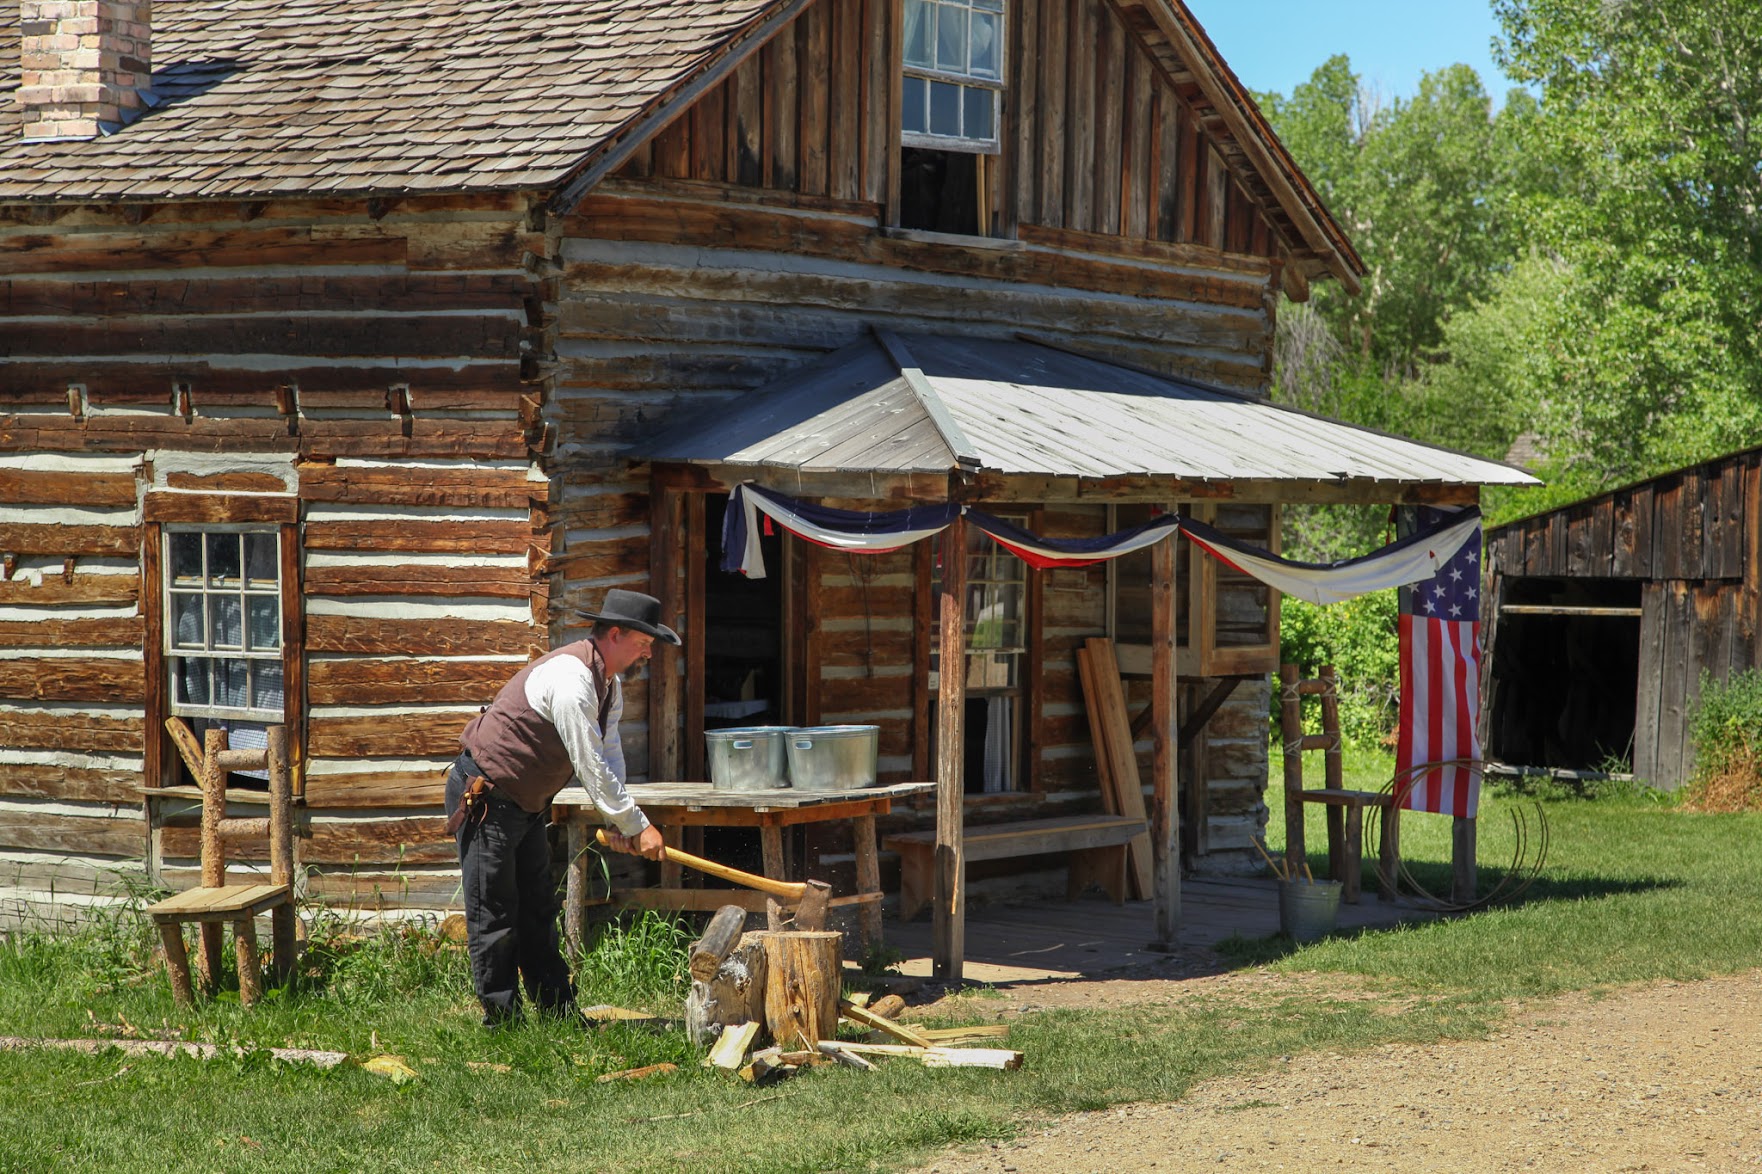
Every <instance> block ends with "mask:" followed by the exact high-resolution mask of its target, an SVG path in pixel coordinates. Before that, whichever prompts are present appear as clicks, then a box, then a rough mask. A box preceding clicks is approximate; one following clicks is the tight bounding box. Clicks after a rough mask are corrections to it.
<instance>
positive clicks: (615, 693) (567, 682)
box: [526, 656, 649, 836]
mask: <svg viewBox="0 0 1762 1174" xmlns="http://www.w3.org/2000/svg"><path fill="white" fill-rule="evenodd" d="M606 684H607V687H608V688H610V689H611V691H612V703H611V705H610V706H609V707H608V708H607V710H606V729H605V734H604V735H603V736H602V735H601V733H600V722H599V714H600V696H599V690H598V689H597V688H595V686H594V680H593V674H592V673H591V672H590V671H588V668H587V666H586V665H584V664H582V663H581V661H580V660H578V659H577V658H575V657H573V656H558V657H553V658H552V659H550V660H548V661H546V662H544V663H543V664H541V665H539V666H537V667H536V668H534V669H533V670H532V672H531V673H529V674H528V675H527V678H526V703H527V704H528V705H530V706H531V707H532V709H533V712H534V713H536V714H538V715H539V716H540V717H542V718H544V719H545V720H546V721H548V722H550V723H551V725H553V726H555V727H556V730H557V735H558V737H560V738H561V739H562V740H563V748H564V749H565V750H567V751H568V753H569V764H570V765H571V766H572V767H574V769H575V778H574V781H575V782H576V783H578V784H580V786H581V788H582V789H583V790H585V791H586V792H587V794H588V797H589V798H591V799H592V800H593V805H594V806H595V807H597V808H598V809H599V811H600V814H601V815H603V816H604V817H605V819H606V822H607V823H610V824H611V825H612V826H613V827H616V828H617V829H618V830H619V831H620V832H621V833H623V834H624V835H626V836H634V835H639V834H640V833H641V832H642V830H643V829H644V828H646V827H648V826H649V820H648V817H647V816H646V815H644V814H643V813H642V811H641V809H640V808H638V807H637V806H636V801H635V800H634V799H632V798H631V797H630V792H628V791H627V790H625V788H624V772H625V768H624V745H623V743H622V741H620V739H619V736H618V722H619V719H620V718H621V717H622V716H623V714H624V686H623V683H622V682H620V681H619V679H618V678H617V677H616V676H611V675H608V676H607V678H606Z"/></svg>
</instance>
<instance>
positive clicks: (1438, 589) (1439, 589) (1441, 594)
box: [1432, 583, 1444, 599]
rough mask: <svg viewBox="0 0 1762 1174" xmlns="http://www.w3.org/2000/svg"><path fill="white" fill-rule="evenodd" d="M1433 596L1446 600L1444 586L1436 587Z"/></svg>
mask: <svg viewBox="0 0 1762 1174" xmlns="http://www.w3.org/2000/svg"><path fill="white" fill-rule="evenodd" d="M1432 594H1433V595H1436V596H1437V597H1438V598H1439V599H1442V598H1444V585H1443V584H1442V583H1439V584H1438V585H1437V586H1436V587H1434V588H1432Z"/></svg>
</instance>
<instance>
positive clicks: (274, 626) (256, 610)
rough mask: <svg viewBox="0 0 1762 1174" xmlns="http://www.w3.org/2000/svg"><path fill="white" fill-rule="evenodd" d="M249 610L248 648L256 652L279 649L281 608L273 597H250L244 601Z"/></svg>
mask: <svg viewBox="0 0 1762 1174" xmlns="http://www.w3.org/2000/svg"><path fill="white" fill-rule="evenodd" d="M245 603H246V605H247V606H248V607H249V608H250V613H249V615H250V621H251V623H250V632H249V636H250V638H251V644H250V647H251V648H252V649H253V650H255V651H257V652H264V651H267V650H269V649H271V648H280V647H281V622H280V621H281V608H279V607H277V606H276V598H275V596H273V595H251V596H247V597H246V599H245Z"/></svg>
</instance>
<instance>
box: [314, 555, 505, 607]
mask: <svg viewBox="0 0 1762 1174" xmlns="http://www.w3.org/2000/svg"><path fill="white" fill-rule="evenodd" d="M532 585H533V584H532V573H531V572H529V571H528V570H527V569H526V568H525V567H470V566H466V567H443V566H435V565H433V564H431V563H408V564H396V565H392V566H373V565H368V564H351V565H348V566H336V567H307V568H306V593H307V594H308V595H330V596H341V597H346V596H351V595H440V596H445V597H448V598H486V599H524V598H526V597H527V596H528V595H530V594H531V592H532Z"/></svg>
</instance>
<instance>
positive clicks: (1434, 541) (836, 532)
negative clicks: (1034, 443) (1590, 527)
mask: <svg viewBox="0 0 1762 1174" xmlns="http://www.w3.org/2000/svg"><path fill="white" fill-rule="evenodd" d="M761 514H763V515H764V516H765V517H766V518H769V519H771V520H772V521H774V522H775V523H776V524H777V525H779V526H782V527H783V528H784V529H785V530H788V531H789V532H790V533H791V534H794V535H796V536H797V537H799V538H803V539H806V540H807V541H809V542H813V543H817V544H819V545H821V546H826V547H830V548H832V549H834V550H844V551H850V552H853V553H857V554H885V553H887V552H888V551H894V550H898V549H900V548H901V547H904V546H910V545H911V544H912V543H914V542H919V541H921V540H923V539H925V538H930V537H933V536H934V535H936V534H938V533H940V532H941V531H942V530H944V529H946V528H947V527H948V525H949V524H950V523H951V522H953V521H954V520H955V518H957V517H961V516H963V515H964V516H965V517H966V520H967V521H968V522H969V523H971V524H972V525H973V526H976V527H977V528H979V529H980V530H983V531H984V532H985V533H987V534H989V535H990V536H991V537H992V539H993V540H995V541H996V542H997V543H998V545H1000V546H1002V547H1003V548H1004V549H1006V550H1008V551H1010V552H1012V553H1013V554H1015V555H1016V556H1018V557H1019V558H1021V559H1022V560H1023V561H1024V562H1026V563H1027V564H1028V565H1029V566H1033V567H1038V568H1041V569H1042V570H1044V569H1046V568H1049V567H1082V566H1089V565H1091V564H1093V563H1099V562H1105V561H1106V560H1108V559H1113V558H1119V557H1120V556H1121V555H1124V554H1130V553H1132V552H1133V551H1135V550H1143V549H1144V548H1145V547H1148V546H1153V545H1155V544H1156V543H1158V542H1160V541H1162V540H1163V539H1164V538H1167V537H1169V536H1170V535H1172V534H1175V533H1176V532H1180V533H1184V534H1185V535H1186V536H1187V539H1188V540H1189V541H1190V542H1192V543H1194V544H1195V545H1197V546H1198V547H1199V548H1200V549H1201V550H1203V551H1205V552H1206V553H1207V554H1209V555H1211V556H1212V557H1213V558H1216V559H1218V560H1220V561H1221V562H1224V563H1226V564H1227V565H1229V566H1231V567H1234V568H1235V569H1236V570H1238V571H1241V572H1242V573H1243V574H1246V575H1251V576H1253V577H1254V578H1256V579H1258V580H1260V581H1261V582H1262V583H1265V584H1267V585H1268V586H1270V587H1274V588H1276V589H1277V590H1279V591H1281V592H1283V593H1284V594H1286V595H1290V596H1293V597H1295V598H1297V599H1305V600H1308V601H1309V602H1311V603H1317V604H1326V603H1340V602H1343V601H1345V600H1348V599H1352V598H1354V597H1355V596H1359V595H1364V594H1366V593H1368V592H1371V591H1380V590H1383V589H1385V588H1389V587H1401V586H1405V585H1407V584H1409V583H1417V582H1420V581H1421V580H1425V579H1429V578H1431V577H1432V576H1433V575H1435V574H1437V572H1438V571H1439V569H1440V568H1443V567H1445V566H1446V565H1448V564H1449V562H1450V560H1451V559H1452V558H1453V557H1454V556H1455V555H1456V554H1457V553H1458V552H1459V551H1461V550H1462V548H1463V546H1464V545H1465V544H1466V543H1467V542H1468V541H1469V540H1470V539H1471V538H1473V537H1475V535H1476V533H1477V531H1478V529H1479V527H1480V521H1481V515H1480V511H1479V510H1476V509H1467V510H1461V511H1458V512H1456V513H1453V514H1450V515H1448V516H1447V517H1445V518H1444V519H1442V520H1440V521H1438V522H1436V523H1435V524H1433V525H1431V526H1427V527H1424V528H1422V529H1420V530H1419V531H1417V532H1415V533H1413V534H1409V535H1407V536H1406V537H1404V538H1401V539H1398V540H1397V541H1395V542H1392V543H1390V544H1389V545H1388V546H1385V547H1383V549H1381V550H1379V551H1376V552H1374V553H1372V554H1367V555H1363V556H1361V557H1358V558H1351V559H1345V560H1343V561H1341V562H1336V563H1305V562H1297V561H1296V560H1293V559H1286V558H1280V557H1279V556H1278V555H1276V554H1274V553H1272V552H1271V551H1270V550H1263V549H1261V548H1259V547H1256V546H1250V545H1249V544H1247V543H1245V542H1240V541H1238V540H1236V539H1233V538H1230V537H1227V536H1226V535H1224V534H1223V533H1221V532H1219V531H1218V530H1215V529H1213V528H1212V527H1210V526H1207V525H1205V524H1204V523H1203V522H1196V521H1194V520H1193V519H1192V518H1182V517H1177V516H1175V515H1174V514H1165V515H1163V516H1161V517H1156V518H1152V519H1151V520H1150V521H1148V522H1145V523H1143V524H1141V525H1137V526H1133V527H1130V528H1128V529H1125V530H1118V531H1115V532H1114V533H1112V534H1104V535H1102V536H1100V537H1099V538H1044V537H1041V536H1040V535H1037V534H1034V533H1031V532H1030V531H1028V530H1025V529H1023V528H1022V527H1020V526H1017V525H1015V524H1014V523H1011V522H1006V521H1004V520H1003V519H1002V518H997V517H993V516H992V515H990V514H988V513H985V512H984V511H983V510H977V509H974V508H973V507H971V506H963V505H961V504H959V503H958V502H946V503H942V504H938V505H924V506H914V507H912V508H911V509H904V510H892V511H889V512H885V513H873V514H871V513H863V512H860V511H856V510H840V509H832V508H831V507H828V506H822V505H815V504H813V503H811V502H805V501H801V500H799V499H796V498H791V497H786V496H784V495H783V494H781V493H777V492H774V491H772V490H769V489H763V488H760V487H759V486H757V485H750V484H749V485H739V486H736V487H735V489H734V492H733V494H732V496H731V497H730V498H729V502H728V512H727V514H726V516H725V517H724V519H723V523H722V569H723V570H725V571H736V572H739V573H740V574H743V575H745V576H747V577H748V578H750V579H762V578H764V576H765V561H764V555H763V554H762V552H761V550H760V545H759V536H760V529H761V522H760V515H761ZM1477 548H1478V544H1477Z"/></svg>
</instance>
